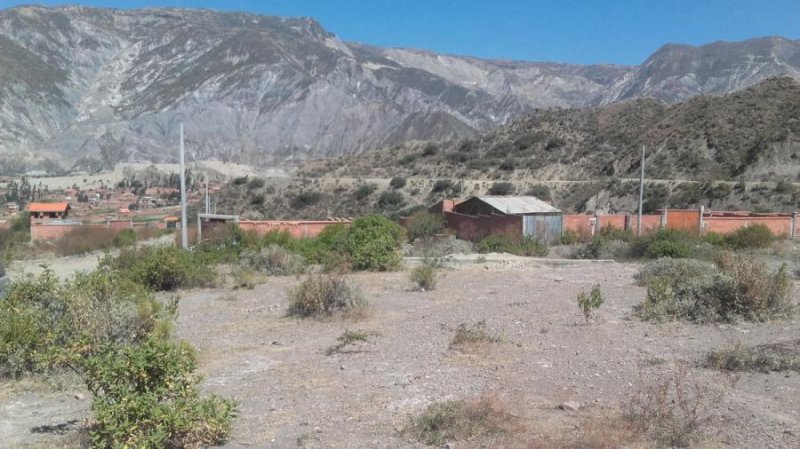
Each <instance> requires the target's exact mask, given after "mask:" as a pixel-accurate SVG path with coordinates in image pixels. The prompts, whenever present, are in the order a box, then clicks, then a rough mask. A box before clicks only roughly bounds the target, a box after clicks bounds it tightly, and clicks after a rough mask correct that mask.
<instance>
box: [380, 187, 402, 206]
mask: <svg viewBox="0 0 800 449" xmlns="http://www.w3.org/2000/svg"><path fill="white" fill-rule="evenodd" d="M405 202H406V200H405V198H404V197H403V194H402V193H401V192H397V191H389V190H387V191H384V192H381V194H380V196H378V199H377V200H376V201H375V205H376V206H377V207H378V208H379V209H398V208H400V207H403V204H405Z"/></svg>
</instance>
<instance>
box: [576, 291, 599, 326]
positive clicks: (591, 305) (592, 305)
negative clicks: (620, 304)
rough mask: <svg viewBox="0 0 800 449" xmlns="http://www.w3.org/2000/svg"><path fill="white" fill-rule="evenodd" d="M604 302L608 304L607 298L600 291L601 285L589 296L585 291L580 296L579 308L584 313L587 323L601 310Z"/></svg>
mask: <svg viewBox="0 0 800 449" xmlns="http://www.w3.org/2000/svg"><path fill="white" fill-rule="evenodd" d="M604 302H606V297H605V295H603V291H602V290H600V285H595V286H593V287H592V290H591V291H590V292H589V293H588V294H587V293H586V292H584V291H582V292H580V293H579V294H578V308H580V309H581V312H583V317H584V318H585V319H586V322H587V323H588V322H589V320H590V319H591V318H592V314H593V313H594V311H595V310H597V309H599V308H600V306H602V305H603V303H604Z"/></svg>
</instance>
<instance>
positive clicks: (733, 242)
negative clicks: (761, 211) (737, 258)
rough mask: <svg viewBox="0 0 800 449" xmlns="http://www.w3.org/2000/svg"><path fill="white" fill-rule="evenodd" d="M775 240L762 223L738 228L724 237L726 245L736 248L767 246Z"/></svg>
mask: <svg viewBox="0 0 800 449" xmlns="http://www.w3.org/2000/svg"><path fill="white" fill-rule="evenodd" d="M774 241H775V235H774V234H773V233H772V231H770V229H769V228H768V227H766V226H765V225H763V224H757V225H752V226H745V227H744V228H739V229H737V230H736V232H734V233H733V234H730V235H728V236H727V237H725V239H724V243H725V245H726V246H728V247H730V248H732V249H737V250H746V249H759V248H767V247H769V246H770V245H772V243H773V242H774Z"/></svg>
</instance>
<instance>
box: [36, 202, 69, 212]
mask: <svg viewBox="0 0 800 449" xmlns="http://www.w3.org/2000/svg"><path fill="white" fill-rule="evenodd" d="M67 209H69V203H31V204H29V205H28V212H45V213H48V212H50V213H57V212H61V213H66V212H67Z"/></svg>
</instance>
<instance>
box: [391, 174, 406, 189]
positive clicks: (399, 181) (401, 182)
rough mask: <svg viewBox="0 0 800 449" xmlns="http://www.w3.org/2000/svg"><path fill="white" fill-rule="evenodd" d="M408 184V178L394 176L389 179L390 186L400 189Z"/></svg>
mask: <svg viewBox="0 0 800 449" xmlns="http://www.w3.org/2000/svg"><path fill="white" fill-rule="evenodd" d="M405 186H406V178H402V177H394V178H392V180H391V181H389V187H391V188H393V189H395V190H398V189H402V188H403V187H405Z"/></svg>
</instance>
